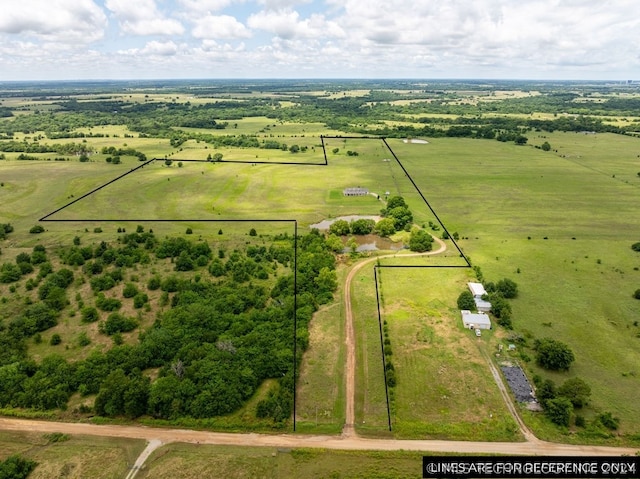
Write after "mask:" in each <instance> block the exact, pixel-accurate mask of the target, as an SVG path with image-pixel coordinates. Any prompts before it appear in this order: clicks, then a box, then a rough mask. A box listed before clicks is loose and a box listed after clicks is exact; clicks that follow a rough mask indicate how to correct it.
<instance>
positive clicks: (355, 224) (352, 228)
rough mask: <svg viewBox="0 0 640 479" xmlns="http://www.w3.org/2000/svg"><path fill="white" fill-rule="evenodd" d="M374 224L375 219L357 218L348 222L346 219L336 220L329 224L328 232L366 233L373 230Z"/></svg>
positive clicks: (340, 234)
mask: <svg viewBox="0 0 640 479" xmlns="http://www.w3.org/2000/svg"><path fill="white" fill-rule="evenodd" d="M375 226H376V222H375V220H372V219H367V218H359V219H357V220H353V221H351V222H348V221H346V220H336V221H334V222H333V223H331V226H329V233H330V234H334V235H336V236H346V235H348V234H353V235H368V234H370V233H372V232H373V230H374V228H375Z"/></svg>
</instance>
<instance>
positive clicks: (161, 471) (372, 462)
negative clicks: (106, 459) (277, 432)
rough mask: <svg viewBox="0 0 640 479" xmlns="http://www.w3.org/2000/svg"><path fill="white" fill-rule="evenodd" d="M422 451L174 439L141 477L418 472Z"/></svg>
mask: <svg viewBox="0 0 640 479" xmlns="http://www.w3.org/2000/svg"><path fill="white" fill-rule="evenodd" d="M422 456H423V454H422V453H414V452H406V451H398V452H373V451H372V452H364V451H353V452H347V451H330V450H309V449H274V448H257V447H232V446H228V447H225V446H208V445H193V444H171V445H168V446H164V447H162V448H160V449H158V450H157V451H155V452H154V453H153V454H152V455H151V457H150V458H149V460H148V461H147V463H146V465H145V468H144V469H143V470H142V471H141V472H140V474H139V475H138V477H140V478H158V479H162V478H171V479H181V478H190V477H211V476H210V475H211V474H212V471H215V476H216V477H229V478H250V477H251V478H253V477H265V478H266V477H269V478H283V479H284V478H290V477H305V478H318V479H320V478H347V477H367V478H371V479H375V478H386V479H400V478H409V477H419V476H420V474H421V473H420V471H421V468H422Z"/></svg>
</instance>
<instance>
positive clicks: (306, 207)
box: [0, 118, 640, 439]
mask: <svg viewBox="0 0 640 479" xmlns="http://www.w3.org/2000/svg"><path fill="white" fill-rule="evenodd" d="M237 124H238V126H237V132H238V133H241V132H242V133H246V134H250V133H252V132H253V133H256V134H261V135H280V136H277V139H278V140H279V141H281V142H286V143H287V144H294V143H297V144H299V145H300V146H303V145H304V146H307V147H308V150H307V152H305V153H298V154H295V155H294V154H292V153H289V152H283V151H281V150H264V149H221V150H219V151H220V152H221V153H223V157H224V159H225V160H227V159H229V160H239V161H247V163H242V164H233V163H192V162H186V161H185V162H184V163H183V165H182V166H181V167H180V166H178V164H177V163H178V161H180V158H182V159H185V160H186V159H205V158H206V156H207V154H208V153H210V152H212V149H211V148H205V146H206V145H204V144H202V143H197V142H196V141H194V140H190V141H188V142H186V143H185V144H183V145H182V147H181V148H182V151H181V150H180V149H179V148H173V147H171V146H170V145H169V141H168V140H159V139H149V138H123V137H122V136H120V135H124V133H125V131H124V130H122V129H120V130H116V128H121V127H105V131H110V134H111V135H112V136H111V137H110V138H91V139H87V141H88V142H90V143H91V144H92V145H94V146H95V147H96V148H101V147H102V146H118V147H120V146H123V145H124V143H127V145H128V146H130V147H132V148H136V149H139V150H141V151H144V152H145V154H147V156H148V157H149V158H152V157H161V158H162V157H164V156H165V155H167V156H168V157H170V158H171V159H173V160H174V161H173V163H172V164H171V166H167V165H166V164H165V163H164V162H163V161H157V162H153V163H150V164H148V165H147V166H145V167H144V168H143V169H141V170H139V171H136V172H134V173H132V174H129V175H126V176H124V177H123V178H122V179H121V180H118V181H117V182H115V183H112V184H110V185H108V186H105V187H104V188H101V189H99V191H96V192H95V193H94V194H92V195H90V196H88V197H86V198H84V199H83V200H82V201H79V202H77V203H74V204H72V205H70V206H69V207H67V208H65V209H64V210H62V211H60V212H58V213H56V215H55V216H54V218H55V219H62V220H65V221H69V222H68V223H46V224H45V227H46V228H47V230H48V231H47V232H46V233H44V234H43V235H40V236H38V237H36V236H34V235H30V234H29V233H28V230H29V228H30V227H31V226H33V225H34V224H36V223H37V220H38V218H40V217H41V216H43V215H45V214H48V213H50V212H52V211H54V210H55V209H57V208H60V207H62V206H63V205H65V204H67V203H69V202H71V201H73V200H74V199H77V198H79V197H80V196H81V195H83V194H85V193H87V192H88V191H91V190H92V189H94V188H100V187H101V186H103V185H105V184H106V183H107V182H108V181H110V180H111V179H113V178H115V177H116V176H118V175H123V174H125V173H127V172H128V171H130V170H131V169H132V168H135V167H136V166H139V165H140V163H139V162H138V160H137V159H134V158H130V157H125V158H123V163H122V164H120V165H112V164H107V163H105V162H104V159H103V158H102V157H101V156H100V154H98V155H95V158H93V161H91V162H88V163H79V162H77V161H67V162H53V161H24V162H18V161H14V156H15V155H7V160H5V161H2V162H0V177H1V178H0V181H2V182H4V186H2V187H0V221H1V222H11V223H12V224H13V225H14V226H15V227H16V231H15V232H14V233H12V234H11V236H10V237H9V239H8V240H7V242H5V243H4V244H3V245H2V252H3V256H4V257H5V258H10V259H11V258H13V257H14V256H15V254H16V253H17V252H19V251H20V248H31V247H33V246H34V245H35V244H37V243H38V242H41V243H43V244H48V245H55V244H56V243H61V242H65V243H67V244H68V243H69V242H70V241H71V239H72V238H73V237H74V236H75V235H78V234H80V235H82V237H83V241H87V242H90V241H95V240H98V239H101V238H102V237H101V236H100V235H99V234H95V233H92V231H93V228H94V227H96V226H98V225H100V224H102V223H101V222H100V220H112V221H114V222H113V223H109V225H110V226H109V228H113V229H115V228H116V227H118V226H119V223H118V222H117V220H123V219H130V220H136V219H140V220H158V219H176V220H178V219H189V220H194V221H193V224H191V223H189V226H193V228H194V233H195V234H201V233H200V231H198V228H201V227H202V228H205V227H204V226H202V224H201V223H199V221H203V220H204V221H207V220H237V219H241V220H251V219H260V220H267V219H297V220H298V221H299V222H300V227H301V229H304V228H305V227H306V225H309V224H312V223H315V222H318V221H320V220H322V219H325V218H330V217H335V216H342V215H347V214H377V213H378V212H379V210H380V209H381V207H383V206H384V203H383V202H382V201H381V200H383V199H384V197H385V196H386V192H387V191H389V192H390V194H391V195H402V196H404V197H405V199H406V200H407V202H408V204H409V206H410V207H411V209H412V211H413V213H414V219H415V222H416V223H418V224H421V225H422V224H426V223H427V222H429V221H434V220H435V218H434V216H433V214H432V213H431V212H430V211H429V210H428V209H427V208H426V207H425V205H424V202H423V200H422V198H421V197H420V195H419V194H418V193H417V192H416V191H415V189H414V187H413V185H412V184H411V182H410V181H409V179H408V178H407V177H406V175H405V173H404V171H402V169H401V168H400V167H399V166H398V165H397V163H396V162H394V161H385V160H388V159H391V158H392V157H391V155H390V153H389V152H388V150H387V149H386V148H385V147H384V144H383V143H382V142H379V141H372V140H367V141H365V140H346V139H338V138H332V139H327V140H326V145H327V153H328V157H329V166H317V165H297V166H291V165H276V164H273V165H270V164H255V165H254V164H252V161H254V162H258V161H272V162H277V161H286V162H288V161H289V160H290V159H291V158H292V157H294V158H295V159H296V161H297V160H301V162H308V163H315V162H321V161H323V154H322V150H321V148H320V147H319V144H320V138H319V133H323V134H328V133H329V132H322V128H321V125H320V124H308V125H307V124H302V123H295V124H294V123H290V124H285V123H283V124H280V123H271V126H270V121H267V119H266V118H251V119H244V120H238V122H237ZM274 124H275V125H276V126H275V127H274V126H273V125H274ZM266 128H269V130H266ZM261 130H262V132H261ZM222 132H224V130H222ZM222 132H221V134H222ZM114 134H117V135H119V136H118V137H113V135H114ZM303 135H304V136H303ZM529 137H530V141H529V143H530V144H531V145H541V144H542V143H543V142H544V141H549V143H550V144H551V146H552V151H549V152H544V151H542V150H540V149H536V148H533V147H532V146H530V145H527V146H516V145H514V144H513V143H501V142H497V141H489V140H472V139H450V138H434V139H429V144H426V145H416V144H405V143H403V142H402V140H388V141H389V144H390V145H391V147H392V148H393V150H394V152H395V153H396V155H397V156H398V157H399V158H400V160H401V162H402V164H403V165H404V166H405V167H406V169H407V171H408V172H409V173H410V175H411V178H412V179H413V180H414V181H415V182H416V184H417V185H418V187H419V188H420V190H421V192H422V193H423V195H424V196H425V197H426V198H427V199H428V201H429V202H430V204H431V205H432V207H433V208H434V210H435V211H436V213H437V214H438V216H439V217H440V219H441V220H442V221H443V222H444V224H445V225H446V226H447V228H448V229H449V231H451V232H454V231H455V232H458V233H459V234H460V236H461V238H462V239H461V240H460V241H459V244H460V245H461V247H462V248H463V250H464V252H465V254H467V255H469V257H470V258H471V259H472V262H473V264H474V265H477V266H479V267H481V269H482V271H483V273H484V276H485V278H486V279H488V280H491V281H497V280H499V279H501V278H503V277H510V278H512V279H514V280H515V281H516V282H517V283H518V284H519V287H520V288H519V289H520V296H519V298H517V299H516V300H514V301H513V310H514V315H513V316H514V327H515V329H516V330H517V331H519V332H522V333H524V334H525V335H527V336H528V337H529V338H530V340H532V339H533V338H536V337H544V336H553V337H555V338H558V339H561V340H563V341H565V342H566V343H568V344H569V345H570V346H571V348H572V349H573V351H574V352H575V354H576V357H577V360H576V362H575V364H574V366H573V367H572V368H571V370H570V371H569V372H568V373H554V374H551V373H548V372H545V371H541V370H539V369H538V368H537V367H536V366H535V365H534V364H533V361H531V362H529V363H527V364H526V366H527V367H528V368H529V369H530V372H531V373H532V374H533V373H536V374H541V375H543V376H545V377H551V378H554V379H555V380H556V382H558V383H560V382H561V381H563V380H564V379H565V378H568V377H572V376H580V377H582V378H583V379H585V381H587V382H588V383H589V384H590V385H591V387H592V390H593V394H592V398H591V402H590V405H589V406H588V407H587V408H586V410H585V415H587V416H593V415H595V414H596V413H598V412H601V411H611V412H613V413H614V415H616V416H618V417H620V419H621V426H620V431H621V432H622V433H630V434H631V433H636V434H637V433H638V427H639V425H640V406H639V405H638V402H637V400H636V396H637V391H638V390H640V382H639V381H640V370H638V364H640V338H639V337H638V335H639V334H640V328H638V326H637V318H638V317H639V314H640V313H639V306H638V301H637V300H634V299H632V297H631V294H632V293H633V291H634V290H635V289H637V288H638V287H640V271H639V268H640V257H639V256H638V255H637V253H634V252H633V251H631V249H630V245H631V244H632V243H634V242H636V241H639V240H640V238H639V237H638V234H639V231H640V215H638V214H637V210H638V204H640V178H638V176H637V172H638V170H639V169H640V168H639V167H638V159H637V158H638V154H640V142H639V141H640V140H638V139H635V138H631V137H626V136H620V135H613V134H600V133H599V134H595V135H585V134H579V133H531V134H529ZM334 149H337V150H338V151H337V152H335V153H333V151H334ZM555 150H557V152H556V151H555ZM216 151H218V150H216ZM348 151H351V152H357V156H356V155H349V154H347V152H348ZM256 155H257V156H256ZM43 158H44V157H43ZM353 186H361V187H366V188H368V189H369V190H370V191H371V192H374V193H376V194H377V195H380V199H378V198H377V197H374V196H367V197H363V198H344V197H343V196H342V195H341V194H340V192H341V191H342V189H343V188H347V187H353ZM122 224H123V225H124V224H125V223H122ZM128 225H129V226H130V224H128ZM186 226H187V225H186V224H185V223H183V222H175V223H171V222H170V223H166V224H163V225H162V226H158V228H163V229H162V232H163V233H165V234H172V233H181V232H183V231H184V228H185V227H186ZM85 228H87V229H88V230H89V231H88V232H85V231H84V230H85ZM214 228H215V229H216V230H217V228H218V226H217V225H215V226H214ZM222 228H223V229H225V235H226V232H227V230H229V232H230V233H231V232H232V233H233V234H237V235H246V231H247V230H248V228H249V226H248V225H247V224H245V223H240V224H235V225H231V224H229V225H225V226H222ZM205 229H206V228H205ZM285 231H288V232H290V226H288V225H287V226H282V227H280V226H276V225H274V224H270V225H269V226H268V227H266V226H265V228H262V226H261V227H260V228H259V231H258V233H259V234H262V233H263V232H264V234H273V233H279V232H285ZM441 233H442V231H441V230H440V231H438V232H434V234H436V235H440V234H441ZM221 240H222V238H221ZM449 246H450V247H449V249H448V252H447V257H448V260H452V259H453V258H456V257H457V254H456V253H455V251H452V248H451V244H450V245H449ZM405 261H406V260H405ZM430 261H439V260H430ZM400 271H402V270H400ZM393 274H394V276H391V275H390V274H388V272H387V271H386V270H385V271H384V272H383V285H382V288H383V289H382V291H383V294H384V297H385V319H387V321H388V323H389V328H390V334H391V344H392V345H393V349H394V355H396V356H397V357H394V360H395V361H396V362H397V365H396V367H397V369H398V376H399V384H398V386H397V388H396V389H397V391H396V397H395V411H394V417H393V418H392V421H394V423H395V424H396V426H397V429H396V431H397V434H398V435H400V436H403V437H405V436H406V437H416V436H420V437H423V436H424V435H427V436H431V437H442V436H443V435H446V434H445V433H444V432H443V430H444V429H446V427H447V425H449V426H451V425H454V424H455V425H457V426H456V428H454V432H453V433H449V434H451V436H450V437H455V438H465V437H467V438H468V437H477V434H478V432H477V431H478V429H479V428H486V431H487V432H486V438H487V439H493V438H500V439H504V438H505V437H511V438H514V437H515V435H514V433H513V431H512V429H511V424H509V422H508V420H503V418H504V415H505V411H504V408H503V407H502V406H501V404H500V400H499V398H498V396H497V391H496V389H495V388H494V387H493V385H492V384H491V381H492V379H491V376H490V374H489V372H488V370H487V369H486V368H484V367H483V365H482V361H481V360H480V359H479V356H478V350H477V347H475V346H474V345H473V344H472V343H469V341H466V340H460V338H463V337H464V334H466V333H467V332H465V331H462V330H460V329H459V328H458V326H457V321H458V320H457V317H456V314H455V298H456V296H457V294H459V292H461V288H462V289H463V284H464V282H465V281H466V280H467V279H469V278H468V275H467V273H466V272H464V271H461V272H457V273H451V274H444V273H442V272H441V271H434V272H431V271H429V272H424V271H420V272H416V271H415V270H410V271H409V272H407V273H406V275H404V274H403V275H400V276H397V277H395V275H396V273H395V272H394V273H393ZM423 275H426V276H423ZM423 282H424V283H429V284H435V285H437V288H435V289H433V290H432V291H431V292H429V293H428V294H425V291H424V290H423V289H422V288H420V287H419V285H421V284H422V283H423ZM5 289H6V288H5ZM354 291H355V297H354V301H355V302H354V308H355V310H356V317H357V318H358V319H357V321H358V322H357V326H356V327H357V341H358V358H357V367H358V375H357V389H356V394H357V407H356V418H357V424H358V428H359V430H360V431H361V432H363V433H365V434H367V433H372V434H380V433H381V432H382V431H384V428H385V427H386V407H385V402H384V383H383V382H382V378H381V376H382V370H381V363H380V344H379V335H378V325H377V322H374V321H372V319H375V318H376V307H375V296H374V284H373V278H372V276H371V268H369V269H367V268H365V269H364V270H363V271H362V272H360V274H359V275H358V276H357V277H356V280H355V284H354ZM5 292H6V291H4V289H3V293H5ZM336 297H337V298H340V296H339V294H337V295H336ZM342 314H343V313H342V309H341V307H340V306H336V305H332V306H329V307H327V308H326V309H324V310H321V311H320V312H319V313H318V314H317V316H316V324H314V325H312V328H311V331H312V338H311V348H310V350H309V354H308V357H307V358H305V362H304V363H303V374H302V377H301V381H300V391H301V396H300V410H299V414H300V419H301V420H302V424H303V425H304V427H309V428H311V429H313V428H315V427H321V426H322V427H325V428H327V430H336V429H338V428H339V427H340V421H341V420H342V419H343V417H342V414H343V412H342V409H343V402H342V401H343V397H342V395H343V390H342V387H341V383H342V381H343V378H342V376H341V374H340V373H339V369H340V367H341V364H343V363H344V358H343V356H344V347H343V346H342V343H343V335H344V331H343V324H342V323H343V318H342ZM634 322H635V323H634ZM60 327H65V324H64V323H63V324H62V325H61V326H60ZM70 334H71V333H70ZM457 335H460V336H457ZM420 338H422V339H420ZM467 339H468V338H467ZM472 339H473V340H475V338H472ZM460 341H464V342H460ZM482 341H483V343H481V344H484V341H487V342H488V343H489V344H491V342H492V341H497V338H493V337H492V336H491V335H489V336H488V337H487V338H486V339H485V338H483V339H482ZM531 342H532V341H531ZM423 343H424V344H423ZM494 345H495V343H494ZM474 347H475V349H474ZM45 353H46V349H45V348H44V346H43V347H42V351H38V354H45ZM324 361H327V363H326V367H325V366H324V365H325V362H324ZM525 363H526V361H525ZM442 365H446V367H445V368H444V370H443V371H444V372H443V373H439V371H440V370H441V368H440V366H442ZM465 366H469V367H468V368H466V367H465ZM434 368H436V369H434ZM426 377H429V378H436V379H435V380H434V379H431V381H432V382H433V384H434V389H433V391H441V393H440V395H439V397H440V399H439V400H438V397H436V396H432V397H430V398H429V399H430V401H429V405H428V406H426V405H425V402H424V401H427V399H428V397H420V395H421V392H422V391H421V390H420V389H418V388H417V387H416V385H417V384H420V383H421V382H420V381H426V379H424V378H426ZM416 378H419V380H418V381H417V380H416ZM329 380H330V381H335V382H336V384H337V385H336V386H335V387H333V386H332V387H324V388H317V387H315V386H314V385H319V384H325V383H326V382H327V381H329ZM457 380H460V381H461V384H462V385H463V386H460V388H461V389H456V390H455V391H453V390H448V389H447V388H446V386H445V385H446V383H447V382H448V381H457ZM445 389H447V391H445ZM469 391H471V392H474V393H476V394H478V395H479V396H482V397H483V402H482V403H481V404H477V405H475V406H474V407H470V406H469V405H468V404H467V403H465V402H463V401H462V400H459V401H457V402H455V401H454V402H453V403H451V401H449V402H448V404H449V403H451V405H449V406H446V407H445V404H444V403H443V401H444V400H443V399H442V397H443V396H447V398H450V397H458V398H462V397H463V396H464V394H466V393H468V392H469ZM430 394H433V392H431V393H430ZM314 395H317V398H316V397H314ZM494 411H495V413H494ZM491 414H493V417H491V416H490V415H491ZM443 418H444V419H443ZM487 418H488V419H487ZM425 424H426V425H425ZM533 426H534V428H535V424H533ZM536 432H543V431H542V430H540V431H538V430H536Z"/></svg>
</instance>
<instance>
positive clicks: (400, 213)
mask: <svg viewBox="0 0 640 479" xmlns="http://www.w3.org/2000/svg"><path fill="white" fill-rule="evenodd" d="M380 214H381V215H382V217H383V219H382V220H380V221H379V222H378V224H377V225H376V228H378V230H379V231H382V230H384V231H385V232H387V231H388V230H389V226H390V225H391V224H392V223H393V228H394V232H395V231H401V230H405V231H410V230H411V225H412V223H413V213H411V210H410V209H409V207H408V206H407V203H406V201H405V200H404V198H403V197H402V196H392V197H390V198H389V199H388V200H387V205H386V207H385V208H383V209H382V210H380ZM385 220H387V221H385ZM383 222H384V223H383ZM380 223H383V224H382V225H380ZM380 234H381V236H388V235H384V234H382V233H380Z"/></svg>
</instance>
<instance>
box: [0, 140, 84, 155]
mask: <svg viewBox="0 0 640 479" xmlns="http://www.w3.org/2000/svg"><path fill="white" fill-rule="evenodd" d="M0 151H4V152H7V153H9V152H15V153H58V154H61V155H78V156H79V155H84V154H88V153H91V151H92V148H91V147H90V146H89V145H88V144H87V143H64V144H59V143H54V144H49V143H38V142H32V143H29V142H28V141H2V142H0Z"/></svg>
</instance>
